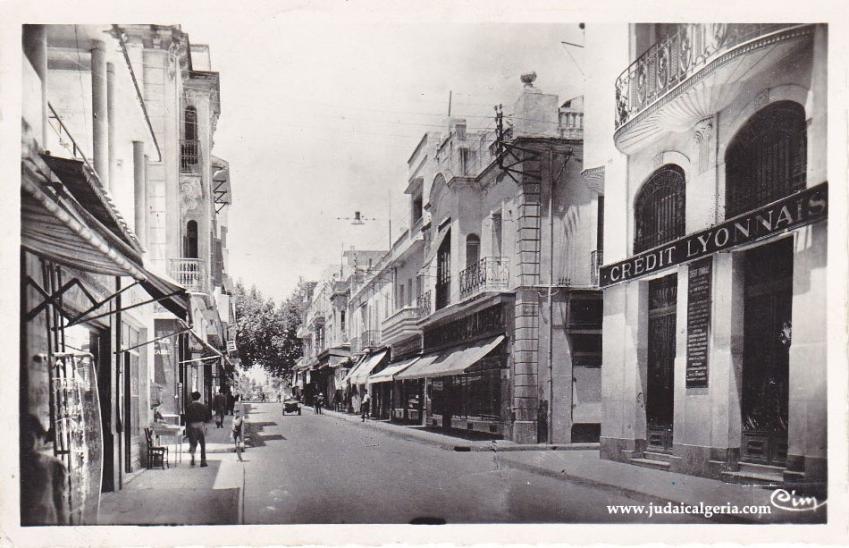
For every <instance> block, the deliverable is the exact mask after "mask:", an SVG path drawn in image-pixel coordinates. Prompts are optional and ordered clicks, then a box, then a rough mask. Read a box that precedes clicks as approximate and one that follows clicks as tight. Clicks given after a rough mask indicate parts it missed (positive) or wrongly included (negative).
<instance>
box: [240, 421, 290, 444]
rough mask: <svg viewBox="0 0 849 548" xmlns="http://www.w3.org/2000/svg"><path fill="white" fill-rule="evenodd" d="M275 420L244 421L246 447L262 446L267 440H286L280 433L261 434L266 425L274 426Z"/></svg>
mask: <svg viewBox="0 0 849 548" xmlns="http://www.w3.org/2000/svg"><path fill="white" fill-rule="evenodd" d="M276 424H277V423H275V422H246V423H245V438H246V440H245V445H247V446H248V447H264V446H265V445H266V442H268V441H286V438H285V436H283V435H281V434H263V433H262V432H263V430H265V427H266V426H275V425H276Z"/></svg>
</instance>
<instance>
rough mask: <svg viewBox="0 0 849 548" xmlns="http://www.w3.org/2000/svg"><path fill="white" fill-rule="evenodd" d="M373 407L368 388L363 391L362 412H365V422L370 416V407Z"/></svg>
mask: <svg viewBox="0 0 849 548" xmlns="http://www.w3.org/2000/svg"><path fill="white" fill-rule="evenodd" d="M370 407H371V396H369V394H368V390H366V391H364V392H363V401H362V402H361V403H360V412H361V413H362V414H363V417H362V418H363V422H366V419H367V418H368V412H369V408H370Z"/></svg>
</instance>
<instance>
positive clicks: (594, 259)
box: [590, 249, 604, 285]
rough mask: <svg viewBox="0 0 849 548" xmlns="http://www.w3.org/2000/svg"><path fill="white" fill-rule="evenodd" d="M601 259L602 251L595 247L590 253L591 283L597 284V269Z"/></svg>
mask: <svg viewBox="0 0 849 548" xmlns="http://www.w3.org/2000/svg"><path fill="white" fill-rule="evenodd" d="M603 261H604V253H603V252H602V251H601V250H600V249H596V250H595V251H592V252H591V253H590V278H591V280H592V283H593V285H598V281H599V276H598V270H599V268H601V265H602V263H603Z"/></svg>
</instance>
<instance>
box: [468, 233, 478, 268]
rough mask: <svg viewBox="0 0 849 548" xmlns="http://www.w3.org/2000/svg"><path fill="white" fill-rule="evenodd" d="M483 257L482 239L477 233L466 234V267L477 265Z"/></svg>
mask: <svg viewBox="0 0 849 548" xmlns="http://www.w3.org/2000/svg"><path fill="white" fill-rule="evenodd" d="M480 258H481V239H480V237H479V236H478V235H477V234H469V235H468V236H466V268H471V267H472V266H474V265H476V264H477V263H478V261H479V260H480Z"/></svg>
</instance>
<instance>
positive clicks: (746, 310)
mask: <svg viewBox="0 0 849 548" xmlns="http://www.w3.org/2000/svg"><path fill="white" fill-rule="evenodd" d="M782 194H784V196H783V197H781V195H782ZM765 199H766V200H768V202H767V203H766V204H765V205H757V200H755V201H753V202H752V203H751V204H750V205H749V207H750V209H747V210H746V209H743V208H738V209H736V210H734V211H736V212H737V214H736V215H734V216H733V217H730V218H729V219H728V220H726V221H724V222H721V223H719V224H716V225H714V226H711V227H709V228H707V229H704V230H701V231H698V232H695V233H692V234H690V235H687V236H682V237H679V238H677V239H673V240H671V241H668V242H665V243H662V244H661V245H658V246H655V247H652V248H651V249H648V250H645V251H642V252H640V253H638V254H636V255H634V256H632V257H630V258H628V259H626V260H624V261H619V262H617V263H613V264H610V265H606V266H604V267H603V268H602V269H601V285H602V286H603V287H605V301H604V306H605V320H604V322H605V324H604V343H603V344H604V352H603V354H604V361H605V368H606V371H605V377H604V382H603V385H602V386H603V390H604V402H603V405H604V407H605V411H604V417H605V422H604V423H603V424H602V439H601V452H602V456H604V457H605V458H610V459H614V460H623V461H635V460H636V461H637V462H636V463H639V462H644V461H646V460H649V461H656V462H662V463H666V464H665V465H664V467H666V468H667V469H669V470H671V471H676V472H683V473H691V474H696V475H703V476H708V477H716V478H720V479H725V480H729V481H756V480H758V478H760V479H768V480H769V481H773V482H778V483H781V482H784V483H788V484H793V485H801V486H807V487H810V486H811V485H823V482H824V479H825V476H826V473H825V470H826V465H825V428H826V414H825V413H826V409H825V403H824V402H825V401H826V391H825V381H824V378H825V359H826V352H825V344H826V341H825V336H824V328H823V326H825V325H826V318H825V313H826V310H825V309H826V301H827V297H826V293H825V268H826V228H827V212H828V184H827V183H824V182H823V183H820V184H816V185H813V186H810V187H807V188H803V189H801V190H797V191H792V189H785V190H783V191H782V190H780V189H779V190H777V191H776V192H774V193H773V195H772V196H770V195H769V194H766V195H765ZM732 203H733V201H732V200H729V204H732ZM752 204H754V206H755V207H751V205H752ZM741 209H743V210H742V211H741ZM817 372H819V373H817Z"/></svg>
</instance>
